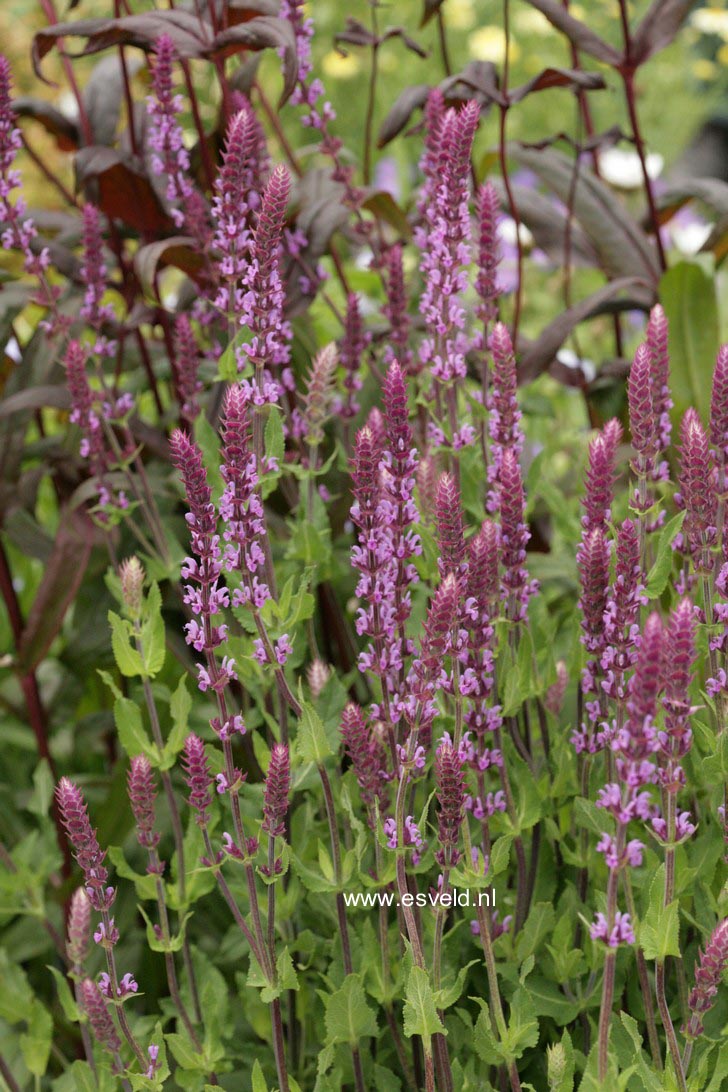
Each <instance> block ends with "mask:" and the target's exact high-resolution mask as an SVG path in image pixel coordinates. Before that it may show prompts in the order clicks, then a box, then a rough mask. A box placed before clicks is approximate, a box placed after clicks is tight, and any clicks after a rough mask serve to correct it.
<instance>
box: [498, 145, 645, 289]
mask: <svg viewBox="0 0 728 1092" xmlns="http://www.w3.org/2000/svg"><path fill="white" fill-rule="evenodd" d="M508 151H509V155H510V156H512V158H513V159H514V160H515V161H516V163H518V164H519V165H520V166H521V167H526V168H527V169H530V170H532V171H533V172H534V174H536V175H537V176H538V177H539V178H540V179H541V181H542V182H543V183H544V184H545V185H546V186H547V187H548V188H549V189H550V190H551V191H552V193H554V194H556V196H557V197H558V198H559V199H560V200H561V201H562V202H563V203H564V204H565V205H567V204H569V202H570V201H571V202H572V207H573V209H574V215H575V217H576V219H577V221H578V222H579V224H580V225H581V227H582V228H583V229H584V232H585V234H586V235H587V236H588V238H589V239H590V240H591V242H592V244H593V246H594V248H595V250H596V251H597V254H598V255H599V262H600V265H601V267H602V268H603V269H604V272H605V273H606V274H607V276H608V277H621V276H630V275H632V276H642V277H645V278H646V279H647V280H649V281H652V282H654V283H656V282H657V280H658V279H659V275H660V274H659V267H658V264H657V257H656V254H655V250H654V246H653V243H652V242H651V240H650V239H649V238H648V236H647V235H646V234H645V232H644V231H643V230H642V228H641V227H640V226H639V224H638V223H637V222H636V220H634V218H633V217H632V216H631V215H630V213H629V212H628V211H627V209H626V208H625V206H624V204H623V203H622V202H621V201H620V200H619V198H618V197H617V196H616V195H615V194H614V193H612V191H611V190H610V189H609V188H608V187H607V186H605V185H604V183H603V182H602V181H601V180H600V179H598V178H597V177H596V176H595V175H594V174H593V172H592V171H591V170H589V168H588V167H586V166H585V165H582V166H581V167H580V170H579V174H578V177H577V179H576V184H574V161H573V160H572V159H570V158H569V157H568V156H565V155H564V154H563V152H559V151H556V149H555V148H540V149H538V150H536V149H534V148H530V147H524V146H523V145H520V144H515V145H511V146H509V150H508Z"/></svg>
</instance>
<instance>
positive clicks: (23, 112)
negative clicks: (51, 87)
mask: <svg viewBox="0 0 728 1092" xmlns="http://www.w3.org/2000/svg"><path fill="white" fill-rule="evenodd" d="M13 112H14V113H15V114H16V115H17V117H19V118H33V119H34V120H35V121H39V122H40V123H41V125H42V126H43V128H44V129H45V130H46V131H47V132H49V133H50V134H51V136H53V137H55V138H56V143H57V144H58V147H59V148H60V149H61V151H63V152H73V151H75V150H76V148H78V142H79V138H78V125H77V124H76V122H75V121H72V120H71V118H67V117H66V115H65V114H62V113H61V111H60V110H56V108H55V106H52V105H51V103H49V102H45V100H44V99H36V98H33V97H32V96H30V95H21V96H20V97H19V98H17V99H13Z"/></svg>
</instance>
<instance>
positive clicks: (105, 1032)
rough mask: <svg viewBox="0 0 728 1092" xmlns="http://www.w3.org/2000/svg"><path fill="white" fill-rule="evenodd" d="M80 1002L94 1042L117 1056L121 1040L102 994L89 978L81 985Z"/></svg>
mask: <svg viewBox="0 0 728 1092" xmlns="http://www.w3.org/2000/svg"><path fill="white" fill-rule="evenodd" d="M81 1002H82V1004H83V1007H84V1010H85V1012H86V1015H87V1016H88V1022H89V1024H90V1026H91V1031H92V1032H93V1034H94V1038H95V1039H96V1041H97V1042H98V1043H99V1044H100V1045H101V1046H102V1047H103V1048H104V1050H106V1051H108V1052H109V1054H111V1055H114V1056H116V1055H118V1053H119V1051H120V1050H121V1040H120V1039H119V1036H118V1034H117V1031H116V1028H115V1027H114V1022H113V1020H112V1019H111V1016H110V1014H109V1010H108V1008H107V1005H106V1001H105V1000H104V997H103V994H102V993H101V990H100V989H99V987H98V986H97V985H96V983H95V982H93V981H92V980H91V979H90V978H84V980H83V982H82V983H81Z"/></svg>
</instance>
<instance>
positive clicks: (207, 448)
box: [194, 413, 223, 501]
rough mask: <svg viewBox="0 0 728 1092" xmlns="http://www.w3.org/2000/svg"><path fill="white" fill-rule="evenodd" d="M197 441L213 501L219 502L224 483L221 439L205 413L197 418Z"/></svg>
mask: <svg viewBox="0 0 728 1092" xmlns="http://www.w3.org/2000/svg"><path fill="white" fill-rule="evenodd" d="M194 433H195V441H196V443H197V445H198V447H199V449H200V451H201V452H202V461H203V463H204V464H205V471H206V474H207V481H208V483H209V485H210V488H211V489H212V497H213V500H215V501H217V500H218V499H219V497H220V495H221V494H222V490H223V481H222V475H221V474H220V462H221V459H220V437H219V436H218V434H217V432H216V431H215V429H214V428H213V427H212V425H211V424H210V422H209V421H208V420H207V417H206V416H205V414H204V413H200V414H198V416H197V417H196V418H195V428H194Z"/></svg>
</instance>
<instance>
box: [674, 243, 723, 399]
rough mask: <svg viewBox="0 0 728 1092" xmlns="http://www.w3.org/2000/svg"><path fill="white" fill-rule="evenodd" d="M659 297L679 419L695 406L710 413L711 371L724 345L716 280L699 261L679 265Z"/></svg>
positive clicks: (675, 267) (684, 262) (679, 263)
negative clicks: (708, 376)
mask: <svg viewBox="0 0 728 1092" xmlns="http://www.w3.org/2000/svg"><path fill="white" fill-rule="evenodd" d="M659 297H660V300H661V302H662V306H663V308H664V310H665V315H666V316H667V320H668V323H669V328H670V340H669V347H670V388H671V391H672V396H673V401H674V403H675V418H676V419H678V418H681V417H682V415H683V413H684V412H685V410H686V409H687V408H688V407H689V406H695V408H696V409H697V410H698V412H699V413H700V415H701V417H702V419H703V421H707V420H708V416H709V413H710V383H709V382H706V368H707V369H711V368H712V367H713V362H714V361H715V357H716V354H717V352H718V348H719V345H720V331H719V323H718V303H717V299H716V291H715V280H714V278H713V277H711V276H710V274H708V273H706V271H705V270H704V269H703V268H702V266H700V265H699V264H698V263H697V262H690V261H683V262H678V263H677V265H674V266H673V267H672V269H669V270H668V271H667V273H665V274H664V276H663V277H662V279H661V281H660V288H659Z"/></svg>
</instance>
